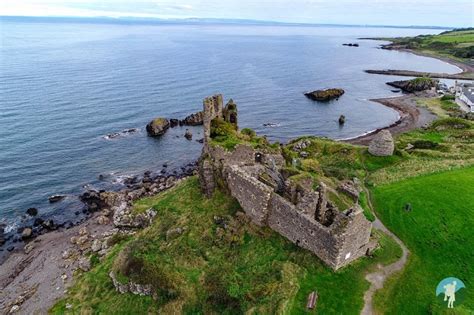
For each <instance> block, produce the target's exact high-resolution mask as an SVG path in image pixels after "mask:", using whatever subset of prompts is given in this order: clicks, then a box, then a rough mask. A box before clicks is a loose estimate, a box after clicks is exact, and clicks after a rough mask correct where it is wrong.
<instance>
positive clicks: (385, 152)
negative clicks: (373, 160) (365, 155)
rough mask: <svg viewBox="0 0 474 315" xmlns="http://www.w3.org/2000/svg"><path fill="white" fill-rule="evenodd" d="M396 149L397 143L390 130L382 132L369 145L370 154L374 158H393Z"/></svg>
mask: <svg viewBox="0 0 474 315" xmlns="http://www.w3.org/2000/svg"><path fill="white" fill-rule="evenodd" d="M394 149H395V143H394V141H393V137H392V134H391V133H390V131H388V130H381V131H380V132H379V133H378V134H376V135H375V137H374V139H373V140H372V141H371V142H370V144H369V153H370V154H372V155H374V156H391V155H393V151H394Z"/></svg>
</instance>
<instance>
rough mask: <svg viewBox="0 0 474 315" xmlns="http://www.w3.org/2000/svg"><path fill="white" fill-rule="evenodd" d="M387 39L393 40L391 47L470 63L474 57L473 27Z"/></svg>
mask: <svg viewBox="0 0 474 315" xmlns="http://www.w3.org/2000/svg"><path fill="white" fill-rule="evenodd" d="M388 40H390V41H392V42H393V44H392V47H395V46H399V47H400V48H406V49H412V50H416V51H420V52H424V53H427V54H432V55H435V56H445V57H451V58H453V59H457V60H460V61H463V62H466V63H470V64H472V61H471V60H470V59H471V58H473V57H474V28H466V29H458V30H452V31H447V32H443V33H441V34H438V35H419V36H415V37H400V38H393V39H388Z"/></svg>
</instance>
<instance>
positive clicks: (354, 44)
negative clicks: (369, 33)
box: [342, 43, 359, 47]
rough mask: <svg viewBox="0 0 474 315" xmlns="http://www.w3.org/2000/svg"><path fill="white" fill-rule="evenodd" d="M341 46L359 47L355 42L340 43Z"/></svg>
mask: <svg viewBox="0 0 474 315" xmlns="http://www.w3.org/2000/svg"><path fill="white" fill-rule="evenodd" d="M342 46H349V47H359V44H357V43H348V44H342Z"/></svg>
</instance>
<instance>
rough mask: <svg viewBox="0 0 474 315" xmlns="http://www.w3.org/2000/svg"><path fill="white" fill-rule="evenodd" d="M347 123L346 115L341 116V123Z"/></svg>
mask: <svg viewBox="0 0 474 315" xmlns="http://www.w3.org/2000/svg"><path fill="white" fill-rule="evenodd" d="M345 123H346V116H344V115H341V116H339V125H344V124H345Z"/></svg>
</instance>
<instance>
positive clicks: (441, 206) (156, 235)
mask: <svg viewBox="0 0 474 315" xmlns="http://www.w3.org/2000/svg"><path fill="white" fill-rule="evenodd" d="M419 103H420V105H422V106H426V107H428V108H429V109H431V110H432V111H433V112H435V113H437V114H438V116H440V118H439V119H438V120H437V121H435V122H434V123H433V124H432V125H431V126H430V127H428V128H425V129H419V130H414V131H411V132H408V133H404V134H401V135H399V136H398V137H397V138H396V141H395V154H394V155H393V156H389V157H374V156H372V155H370V154H369V153H368V152H367V149H366V148H365V147H359V146H353V145H350V144H347V143H341V142H335V141H332V140H329V139H321V138H315V137H304V138H300V139H297V140H294V141H292V142H290V143H289V144H287V145H285V146H283V147H280V146H279V145H271V144H269V143H268V142H267V141H266V140H265V139H263V138H258V137H256V135H255V133H253V132H252V131H251V130H242V131H241V132H240V133H239V132H237V131H235V130H234V129H230V128H228V126H226V125H225V124H223V125H216V126H214V128H213V133H214V134H213V136H214V138H213V141H212V143H211V145H221V146H223V147H225V148H226V149H228V150H232V149H233V148H235V146H236V145H237V144H239V143H250V144H251V145H252V146H254V147H262V146H264V147H266V148H268V149H274V150H281V151H282V153H283V155H284V157H285V158H286V160H287V161H288V165H287V170H286V171H287V172H289V173H291V174H295V175H293V176H294V177H295V178H294V179H295V180H297V178H298V177H307V176H311V177H312V178H314V179H316V180H317V181H321V182H324V183H325V184H326V185H327V186H328V187H329V195H330V196H329V197H330V199H331V201H332V202H333V203H334V204H336V205H337V206H338V207H339V208H340V209H345V208H346V207H347V206H348V205H350V203H351V202H352V201H351V200H350V199H348V198H346V196H344V194H338V193H337V191H336V187H337V186H338V183H340V182H341V181H343V180H348V179H353V178H355V177H357V178H358V179H359V180H360V182H361V184H362V185H363V186H365V188H366V190H364V192H363V193H362V194H361V196H360V199H359V203H360V204H361V206H362V207H363V208H364V210H365V214H366V216H367V217H368V218H369V219H371V220H373V219H374V213H373V211H372V209H371V207H370V204H371V202H369V201H372V204H373V205H375V210H376V213H377V214H378V216H379V217H380V219H381V220H382V221H383V222H384V223H385V224H386V225H387V226H388V227H389V228H390V229H391V230H392V232H394V233H395V234H397V235H398V236H399V237H400V239H401V240H402V241H403V242H404V243H405V244H406V246H407V247H408V248H409V249H410V251H411V256H410V257H409V260H408V264H407V265H406V266H405V268H404V269H403V270H402V271H401V272H399V273H397V274H395V275H393V276H392V277H390V278H389V279H388V283H386V284H385V287H384V288H383V289H382V290H381V291H379V292H377V293H376V295H375V300H374V302H375V307H376V309H377V310H378V311H379V312H380V313H386V314H444V313H445V309H444V308H443V306H442V305H440V304H439V303H437V302H436V297H435V295H434V291H435V288H436V284H437V283H438V282H439V281H440V280H442V279H443V278H445V277H449V276H454V277H457V278H460V279H461V280H463V282H464V283H465V284H466V287H467V288H474V273H473V269H472V263H473V262H474V256H473V248H474V243H473V238H474V235H473V232H472V231H473V229H472V226H473V223H474V222H473V215H474V213H473V212H474V194H473V193H472V192H473V187H474V128H473V125H474V124H473V122H472V121H469V120H467V119H464V118H462V117H457V116H456V115H454V116H455V117H452V116H453V115H452V111H453V110H455V108H454V106H455V105H454V104H453V103H452V102H451V100H448V99H419ZM302 141H304V142H305V149H304V150H305V154H304V155H302V154H301V153H298V152H297V151H295V146H297V145H298V144H301V142H302ZM369 198H370V200H369ZM150 207H153V208H154V209H155V210H156V211H157V216H156V218H155V221H154V222H153V224H152V225H151V226H149V227H148V228H146V229H145V230H142V231H140V232H138V233H137V234H136V235H134V236H133V237H130V238H126V239H121V240H118V241H117V244H116V245H115V247H114V248H113V249H112V250H111V252H110V254H109V255H108V256H106V257H105V258H104V259H103V260H102V261H99V260H98V259H96V258H95V257H92V258H93V259H92V261H93V262H94V264H93V268H92V270H91V271H89V272H87V273H83V274H79V275H78V277H77V279H76V282H75V285H74V286H73V287H72V288H70V289H69V290H68V294H67V295H66V297H65V298H64V299H62V300H60V301H58V303H57V304H56V305H55V306H54V307H53V308H52V310H51V312H52V313H53V314H64V313H66V314H93V313H94V314H98V313H100V314H147V313H164V314H169V313H183V314H243V313H249V314H275V313H276V314H303V313H307V312H308V310H306V300H307V297H308V294H309V293H310V292H312V291H314V290H316V291H318V294H319V299H318V304H317V309H316V310H315V311H312V312H313V313H318V314H359V312H360V310H361V309H362V306H363V294H364V292H365V290H367V289H368V286H369V283H368V282H367V281H366V280H365V279H364V277H365V275H366V274H367V273H368V272H370V271H372V270H375V268H377V265H378V264H388V263H391V262H394V261H396V260H397V259H398V258H399V257H400V255H401V249H400V247H399V246H398V245H397V244H396V243H395V242H394V241H393V240H392V239H390V238H388V237H387V236H385V235H383V234H379V233H378V232H376V231H374V237H377V238H378V239H379V242H380V245H381V247H380V248H379V249H378V250H377V251H375V253H374V256H373V257H365V258H363V259H360V260H358V261H356V262H355V263H353V264H351V265H349V266H347V267H345V268H343V269H341V270H339V271H337V272H334V271H332V270H331V269H329V268H328V267H326V266H325V265H324V264H323V263H322V262H321V261H319V260H318V258H317V257H316V256H315V255H313V254H312V253H311V252H309V251H306V250H303V249H301V248H299V247H297V246H295V245H293V244H292V243H291V242H289V241H288V240H286V239H285V238H284V237H282V236H280V235H279V234H277V233H276V232H273V231H272V230H270V229H269V228H261V227H256V226H253V225H252V224H251V223H250V222H249V221H248V220H247V219H246V217H245V215H243V213H242V212H241V209H240V206H239V204H238V203H237V202H236V201H235V200H234V199H232V198H231V197H230V196H228V195H226V194H224V193H223V192H220V191H217V192H216V193H215V194H214V196H213V197H212V198H211V199H206V198H205V197H204V196H203V195H202V194H201V192H200V189H199V183H198V180H197V178H195V177H191V178H189V179H187V180H185V181H183V182H181V183H180V184H179V185H178V186H176V187H174V188H172V189H171V190H169V191H167V192H164V193H162V194H159V195H157V196H155V197H151V198H145V199H142V200H139V201H137V202H136V203H135V210H136V212H140V211H143V210H146V209H148V208H150ZM111 271H113V272H114V274H115V275H116V276H117V279H118V280H119V281H120V282H123V283H127V282H129V281H131V282H134V283H142V284H149V285H151V286H152V288H153V292H154V294H153V295H154V296H153V297H151V296H148V297H146V296H137V295H133V294H131V293H126V294H120V293H118V292H117V291H116V290H115V287H114V286H113V283H112V280H111V279H110V277H109V273H110V272H111ZM473 310H474V295H472V294H470V295H469V294H467V295H466V298H465V301H464V304H463V306H462V307H461V306H460V307H456V308H455V309H454V311H452V312H451V313H452V314H472V311H473ZM469 312H471V313H469ZM451 313H450V314H451Z"/></svg>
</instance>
